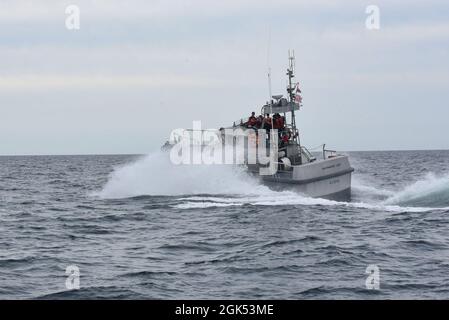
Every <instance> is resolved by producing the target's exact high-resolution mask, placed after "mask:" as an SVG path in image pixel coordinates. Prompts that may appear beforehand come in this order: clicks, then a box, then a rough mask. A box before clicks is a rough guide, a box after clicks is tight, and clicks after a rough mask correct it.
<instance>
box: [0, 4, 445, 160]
mask: <svg viewBox="0 0 449 320" xmlns="http://www.w3.org/2000/svg"><path fill="white" fill-rule="evenodd" d="M69 4H76V5H78V6H79V8H80V10H81V15H80V18H81V19H80V29H79V30H68V29H67V28H66V26H65V20H66V18H67V15H66V14H65V9H66V6H67V5H69ZM370 4H374V5H377V6H378V7H379V8H380V30H368V29H367V28H366V26H365V20H366V18H367V16H368V15H367V14H366V13H365V9H366V7H367V6H368V5H370ZM269 30H270V31H269ZM269 34H271V36H269ZM269 38H271V41H269ZM269 43H270V46H269V45H268V44H269ZM268 47H270V50H269V51H270V54H269V57H270V59H269V60H270V65H271V68H272V78H273V94H275V93H285V83H286V77H285V69H286V67H287V62H288V61H287V50H288V49H294V50H295V52H296V58H297V61H296V73H297V80H298V81H299V82H300V83H301V88H302V91H303V103H304V107H303V110H302V111H301V112H299V114H298V115H297V119H298V123H299V125H300V131H301V133H302V141H303V142H304V143H305V144H306V145H307V146H310V147H314V146H317V145H319V144H322V143H327V145H328V146H329V147H330V148H334V149H338V150H397V149H448V148H449V102H448V101H449V2H448V1H447V0H441V1H438V0H429V1H419V0H411V1H402V0H401V1H399V0H397V1H395V0H393V1H392V0H388V1H376V0H374V1H360V0H359V1H356V0H339V1H335V0H330V1H323V0H313V1H312V0H310V1H301V0H276V1H265V0H248V1H244V0H227V1H210V0H198V1H195V0H190V1H185V0H182V1H180V0H177V1H166V0H164V1H148V0H141V1H140V0H130V1H112V0H103V1H101V0H96V1H95V0H71V1H64V0H41V1H25V0H19V1H18V0H1V1H0V154H3V155H10V154H92V153H93V154H99V153H147V152H151V151H152V150H156V149H158V148H159V146H160V145H162V144H163V142H164V141H165V139H166V138H167V137H168V135H169V134H170V132H171V130H172V129H175V128H179V127H191V126H192V121H194V120H201V121H202V122H203V124H204V126H205V127H208V128H214V127H215V128H216V127H221V126H226V125H230V124H231V123H232V122H233V121H234V120H236V119H238V118H240V117H243V116H246V115H249V114H250V113H251V111H256V112H258V111H259V110H260V107H261V106H262V104H263V103H264V102H265V101H266V100H267V96H268V89H267V78H266V73H267V60H268V59H267V52H268V50H267V49H268Z"/></svg>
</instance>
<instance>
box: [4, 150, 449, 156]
mask: <svg viewBox="0 0 449 320" xmlns="http://www.w3.org/2000/svg"><path fill="white" fill-rule="evenodd" d="M155 151H159V150H153V151H150V152H147V153H55V154H45V153H38V154H25V153H22V154H0V157H70V156H71V157H76V156H144V155H147V154H150V153H153V152H155ZM414 151H449V149H385V150H341V151H337V153H338V152H341V153H343V152H414ZM313 152H321V151H313Z"/></svg>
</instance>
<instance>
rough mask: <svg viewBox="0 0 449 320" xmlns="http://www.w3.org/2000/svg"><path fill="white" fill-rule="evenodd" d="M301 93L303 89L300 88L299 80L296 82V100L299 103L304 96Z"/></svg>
mask: <svg viewBox="0 0 449 320" xmlns="http://www.w3.org/2000/svg"><path fill="white" fill-rule="evenodd" d="M300 93H301V89H299V82H298V83H297V84H296V93H295V102H296V103H298V104H299V103H301V102H302V97H301V95H300Z"/></svg>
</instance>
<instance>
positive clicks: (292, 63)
mask: <svg viewBox="0 0 449 320" xmlns="http://www.w3.org/2000/svg"><path fill="white" fill-rule="evenodd" d="M288 60H289V61H288V62H289V66H288V69H287V76H288V87H287V93H288V95H289V98H290V103H291V104H294V103H295V92H294V91H295V87H296V86H295V87H294V86H293V81H292V80H293V78H294V77H295V74H294V72H295V51H294V50H291V51H290V50H288ZM291 126H292V131H293V134H294V140H296V141H297V142H298V144H299V145H300V146H301V142H300V140H299V133H298V130H297V129H296V117H295V110H294V109H293V108H292V122H291Z"/></svg>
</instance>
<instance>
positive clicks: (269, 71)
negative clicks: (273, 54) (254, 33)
mask: <svg viewBox="0 0 449 320" xmlns="http://www.w3.org/2000/svg"><path fill="white" fill-rule="evenodd" d="M270 49H271V28H270V27H268V46H267V68H268V95H269V96H268V101H269V103H270V104H271V99H272V98H271V97H272V94H271V66H270Z"/></svg>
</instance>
